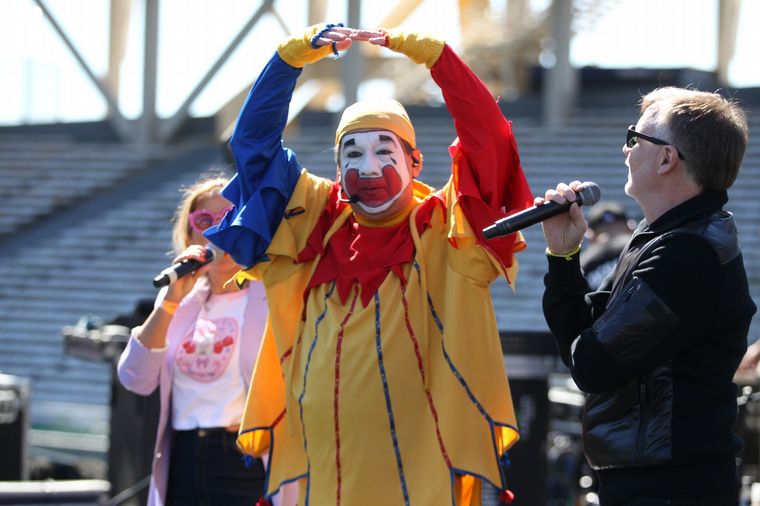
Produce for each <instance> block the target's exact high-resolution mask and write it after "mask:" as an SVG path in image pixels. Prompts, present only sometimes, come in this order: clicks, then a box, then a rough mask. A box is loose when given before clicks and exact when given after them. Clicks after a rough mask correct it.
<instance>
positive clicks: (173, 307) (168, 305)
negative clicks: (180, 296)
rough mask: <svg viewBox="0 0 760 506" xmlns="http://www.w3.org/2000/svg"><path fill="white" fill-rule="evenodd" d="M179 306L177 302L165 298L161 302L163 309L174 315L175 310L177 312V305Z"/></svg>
mask: <svg viewBox="0 0 760 506" xmlns="http://www.w3.org/2000/svg"><path fill="white" fill-rule="evenodd" d="M178 306H179V304H178V303H176V302H171V301H169V300H166V299H164V301H163V302H161V309H163V310H164V311H165V312H166V314H168V315H173V314H174V313H175V312H177V307H178Z"/></svg>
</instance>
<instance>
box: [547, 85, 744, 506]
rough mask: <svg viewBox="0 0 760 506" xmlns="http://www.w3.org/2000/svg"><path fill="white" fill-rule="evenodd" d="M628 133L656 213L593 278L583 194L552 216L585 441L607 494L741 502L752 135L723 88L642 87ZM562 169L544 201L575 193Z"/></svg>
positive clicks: (628, 505) (693, 504) (563, 326)
mask: <svg viewBox="0 0 760 506" xmlns="http://www.w3.org/2000/svg"><path fill="white" fill-rule="evenodd" d="M640 111H641V116H640V118H639V120H638V122H637V124H636V125H635V126H634V125H632V126H630V127H629V128H628V132H627V137H626V142H625V144H624V145H623V154H624V156H625V165H626V167H627V168H628V180H627V182H626V185H625V191H626V194H628V195H629V196H631V197H632V198H634V199H635V200H636V201H637V202H638V204H639V206H640V207H641V210H642V212H643V215H644V219H643V220H642V221H641V222H640V223H639V225H638V227H637V228H636V230H635V231H634V233H633V235H632V236H631V238H630V240H629V242H628V244H627V245H626V247H625V249H624V251H623V253H622V254H621V256H620V258H619V260H618V262H617V266H616V268H615V271H614V273H613V275H612V276H609V277H607V278H606V279H605V281H604V283H603V284H602V286H601V287H600V288H599V289H598V290H596V291H594V290H592V289H591V287H589V284H588V282H587V281H586V279H585V278H584V277H583V272H582V271H581V268H580V261H579V256H580V255H579V252H580V249H581V246H580V245H581V242H582V240H583V236H584V232H585V231H586V227H587V224H586V221H585V220H584V218H583V213H582V211H581V208H580V207H578V205H577V204H572V205H571V206H570V208H569V212H568V213H564V214H560V215H558V216H555V217H553V218H550V219H548V220H545V221H544V222H543V230H544V237H545V239H546V243H547V259H548V264H549V272H548V274H547V275H546V277H545V278H544V283H545V286H546V288H545V291H544V300H543V304H544V315H545V317H546V321H547V323H548V324H549V328H550V330H551V332H552V334H553V335H554V338H555V340H556V342H557V345H558V348H559V351H560V355H561V357H562V360H563V362H564V363H565V364H566V365H567V366H568V367H569V368H570V372H571V374H572V376H573V379H574V380H575V383H576V384H577V385H578V387H579V388H580V389H581V390H582V391H584V392H586V394H587V396H586V403H585V408H584V412H583V448H584V452H585V454H586V458H587V459H588V461H589V463H590V465H591V466H592V468H593V469H594V470H595V472H596V475H597V478H598V481H599V499H600V502H601V504H602V505H603V506H666V505H669V506H735V505H736V504H737V503H738V500H739V487H740V481H739V475H738V469H737V462H736V457H737V455H738V453H739V451H740V450H741V448H742V442H741V439H739V437H738V436H737V435H736V434H735V433H734V425H735V422H736V416H737V387H736V385H735V384H734V383H733V378H734V372H735V371H736V368H737V366H738V365H739V361H740V360H741V358H742V356H743V355H744V353H745V351H746V348H747V332H748V330H749V326H750V322H751V320H752V316H753V315H754V313H755V311H756V307H755V304H754V303H753V301H752V298H751V296H750V294H749V288H748V282H747V274H746V272H745V270H744V262H743V260H742V254H741V249H740V248H739V239H738V234H737V230H736V224H735V222H734V218H733V215H732V214H731V213H729V212H727V211H725V210H724V209H723V207H724V206H725V205H726V203H727V202H728V193H727V190H728V188H729V187H731V185H732V184H733V183H734V181H735V179H736V176H737V175H738V174H739V169H740V166H741V163H742V159H743V158H744V152H745V150H746V146H747V140H748V136H749V134H748V127H747V119H746V114H745V113H744V111H743V110H742V109H741V108H740V107H739V106H738V105H737V104H736V103H735V102H733V101H731V100H727V99H725V98H723V97H721V96H720V95H718V94H717V93H706V92H700V91H696V90H690V89H683V88H674V87H668V88H661V89H657V90H654V91H652V92H651V93H649V94H647V95H646V96H644V97H643V98H642V101H641V107H640ZM581 186H582V184H581V183H580V182H578V181H574V182H572V183H570V184H564V183H560V184H559V185H557V187H556V188H555V189H550V190H547V191H546V193H545V196H544V197H543V198H537V199H536V201H535V203H536V205H540V204H542V203H543V202H545V201H553V202H556V203H560V204H563V203H566V202H575V200H576V195H575V192H574V190H576V191H577V190H579V189H580V187H581Z"/></svg>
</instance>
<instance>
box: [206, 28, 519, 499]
mask: <svg viewBox="0 0 760 506" xmlns="http://www.w3.org/2000/svg"><path fill="white" fill-rule="evenodd" d="M323 29H324V26H322V27H315V28H312V29H311V31H310V32H307V34H306V35H305V36H304V37H299V38H296V39H291V40H290V41H288V42H287V43H285V44H283V45H282V46H281V47H280V49H279V50H278V53H277V54H275V56H274V57H273V58H272V60H271V61H270V63H269V64H268V65H267V68H265V70H264V72H263V73H262V75H261V76H260V77H259V79H258V80H257V82H256V84H255V85H254V88H253V90H252V91H251V95H250V96H249V98H248V100H247V102H246V104H245V106H244V107H243V111H242V112H241V116H240V118H239V120H238V124H237V127H236V131H235V134H234V136H233V139H232V141H231V145H232V148H233V152H234V154H235V157H236V162H237V164H238V165H237V166H238V171H239V172H238V175H237V176H236V177H235V178H234V179H233V181H232V182H231V183H230V185H229V186H228V187H227V188H226V189H225V192H224V195H225V197H227V198H228V199H229V200H231V201H232V202H233V203H234V204H235V205H236V207H235V210H234V212H232V213H230V214H229V215H228V216H227V217H225V219H224V220H223V221H222V223H221V224H220V225H219V226H217V227H213V228H212V229H210V230H209V231H208V233H207V235H208V237H209V238H210V240H212V241H213V242H215V243H216V244H218V245H219V246H221V247H222V248H224V249H225V250H227V251H229V252H230V254H232V256H233V257H235V259H236V260H237V261H238V262H239V263H241V264H243V265H247V266H250V268H249V269H247V270H246V271H243V272H241V273H240V274H239V275H238V279H239V280H242V279H246V278H256V279H260V280H262V281H263V283H264V285H265V286H266V289H267V298H268V300H269V301H270V308H269V309H270V320H269V323H268V328H267V332H266V334H265V337H264V341H263V343H262V348H261V350H260V353H259V358H258V361H257V364H256V367H255V371H254V374H253V379H252V383H251V389H250V391H249V395H248V401H247V407H246V411H245V415H244V419H243V423H242V426H241V432H240V437H239V445H240V447H241V449H242V450H243V451H244V452H246V453H248V454H251V455H263V454H266V453H267V452H269V455H270V459H269V465H270V467H269V471H268V472H269V476H268V485H267V487H268V490H267V493H268V495H270V496H271V495H273V494H274V493H276V491H277V490H278V489H279V488H280V487H281V486H282V485H283V484H285V483H288V482H292V481H296V480H297V481H298V483H299V488H300V494H299V495H300V500H299V504H315V505H322V504H346V505H354V504H365V505H366V504H369V505H374V504H377V505H388V504H412V505H417V504H419V505H437V504H457V505H460V504H461V505H465V504H480V490H481V482H482V480H486V481H488V482H490V483H492V484H493V485H494V486H496V487H499V488H501V489H504V488H506V481H507V480H508V471H506V473H507V476H505V470H504V469H503V467H502V465H501V458H502V457H503V455H504V454H505V452H506V451H507V450H508V449H509V447H510V446H512V445H513V444H514V443H515V442H516V441H517V439H518V432H517V426H516V422H515V414H514V411H513V407H512V401H511V397H510V392H509V385H508V382H507V376H506V372H505V370H504V363H503V355H502V351H501V347H500V341H499V337H498V329H497V326H496V320H495V316H494V313H493V308H492V305H491V302H490V291H489V286H490V283H491V282H493V281H494V280H495V279H496V278H497V277H499V276H500V275H505V276H506V277H507V279H508V280H510V282H511V281H512V280H513V279H514V276H515V275H516V271H517V263H516V261H515V259H514V257H513V253H514V252H516V251H518V250H519V249H522V248H523V247H524V243H523V242H522V238H521V237H515V236H509V237H507V238H502V239H499V240H496V241H494V242H491V241H489V242H488V243H486V242H485V240H484V239H483V237H482V234H481V232H480V230H482V228H483V227H484V226H485V225H486V224H490V223H493V221H494V220H495V219H498V218H500V217H503V216H504V215H505V214H508V213H511V212H514V211H517V210H520V209H523V208H525V207H527V206H528V205H530V203H531V200H532V198H531V196H530V191H529V189H528V187H527V184H526V182H525V179H524V176H523V174H522V169H521V168H520V165H519V157H518V155H517V147H516V144H515V142H514V138H513V136H512V131H511V125H510V123H509V122H508V121H507V120H506V119H505V118H504V117H503V115H502V114H501V111H500V110H499V108H498V106H497V104H496V103H495V102H494V100H493V98H492V97H491V95H490V93H488V91H487V89H486V88H485V86H484V85H483V84H482V82H481V81H480V80H479V79H478V78H477V77H476V76H475V75H474V74H473V73H472V72H471V71H470V69H469V68H468V67H467V66H466V65H465V64H464V63H463V62H462V61H461V60H460V59H459V58H458V57H457V56H456V54H455V53H454V52H453V51H452V50H451V49H450V48H449V47H448V46H446V45H445V44H444V43H442V42H440V41H437V40H435V39H431V38H429V37H420V36H418V35H416V34H404V33H401V32H395V33H394V32H389V34H388V45H389V47H390V48H391V49H394V50H398V51H401V52H404V53H405V54H407V55H409V56H410V57H412V59H414V60H415V61H418V62H419V63H425V64H426V65H427V66H428V67H429V68H430V69H431V74H432V76H433V78H434V79H435V80H436V82H437V83H438V84H439V86H440V87H441V89H442V91H443V93H444V99H445V101H446V104H447V107H448V108H449V111H450V112H451V114H452V116H453V117H454V121H455V126H456V129H457V133H458V137H459V138H458V141H456V142H455V143H454V144H453V145H452V148H451V149H450V152H451V154H452V159H453V161H452V178H451V179H450V181H449V182H448V183H447V184H446V185H445V186H444V187H443V188H442V189H441V190H439V191H436V190H434V189H433V188H430V187H428V186H426V185H424V184H422V183H420V182H418V181H413V182H412V184H413V185H414V197H413V199H412V201H411V202H410V204H409V205H408V206H407V207H406V208H405V209H404V210H403V212H401V213H399V214H398V215H396V216H393V217H392V218H390V219H388V220H385V221H382V222H378V221H370V220H367V219H366V218H362V217H361V216H359V215H357V214H354V213H353V211H352V206H351V205H350V204H349V203H347V202H346V199H344V198H342V197H341V187H340V185H339V183H337V182H334V181H329V180H326V179H323V178H320V177H317V176H314V175H312V174H311V173H309V172H308V171H307V170H306V169H303V168H302V167H301V166H300V165H299V164H298V163H297V161H296V159H295V155H294V154H293V153H292V152H291V151H290V150H288V149H287V148H284V147H282V146H281V144H280V143H279V139H280V137H281V132H282V128H283V127H284V120H283V118H284V117H285V116H286V114H287V105H288V102H289V100H290V93H292V89H293V86H294V83H295V80H296V78H297V77H298V75H299V74H300V70H301V68H300V67H302V66H303V64H304V63H306V62H309V61H314V53H317V52H320V51H321V53H325V50H324V48H320V49H313V48H311V47H305V44H306V41H309V40H311V39H312V38H313V36H314V35H315V34H318V33H319V31H320V30H323ZM328 51H329V50H328ZM294 54H295V56H294ZM301 54H304V55H307V56H299V55H301ZM322 55H323V56H324V54H322ZM395 104H397V103H395ZM273 111H275V112H273ZM283 111H284V114H285V116H283ZM269 117H276V118H279V121H280V123H278V124H277V125H276V128H275V127H273V125H272V124H271V121H269V120H268V118H269ZM273 128H274V130H275V134H274V135H273V134H272V129H273ZM365 129H383V130H389V131H391V132H394V133H395V134H396V135H398V136H399V137H400V138H402V139H404V140H405V141H407V142H408V143H409V144H410V146H412V147H415V146H416V139H415V137H414V129H413V128H412V125H411V122H410V121H409V118H408V116H407V115H406V111H404V110H403V107H401V106H400V104H397V105H394V104H388V103H381V104H380V105H379V106H378V104H377V103H374V104H373V103H363V102H360V103H359V104H358V105H356V106H352V107H350V108H348V109H347V110H346V112H345V113H344V116H343V118H342V120H341V124H340V126H339V128H338V132H337V134H336V143H338V142H339V141H340V138H341V137H342V135H343V134H345V133H346V132H350V131H354V130H365ZM262 209H264V210H265V211H262ZM262 215H264V216H263V217H262ZM267 226H268V227H269V228H267Z"/></svg>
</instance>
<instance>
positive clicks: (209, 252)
mask: <svg viewBox="0 0 760 506" xmlns="http://www.w3.org/2000/svg"><path fill="white" fill-rule="evenodd" d="M221 254H222V252H221V251H220V250H218V249H216V248H215V247H213V246H211V245H208V246H206V260H204V261H200V260H194V259H189V260H185V261H184V262H179V263H176V264H174V265H172V266H171V267H167V268H166V269H164V270H162V271H161V272H159V273H158V275H157V276H156V277H155V278H153V286H155V287H156V288H162V287H164V286H169V285H171V284H172V283H174V282H175V281H177V280H178V279H179V278H181V277H183V276H187V275H188V274H190V273H191V272H194V271H196V270H197V269H199V268H201V267H203V266H204V265H206V264H209V263H211V262H213V261H214V258H215V257H216V256H217V255H218V256H219V257H221Z"/></svg>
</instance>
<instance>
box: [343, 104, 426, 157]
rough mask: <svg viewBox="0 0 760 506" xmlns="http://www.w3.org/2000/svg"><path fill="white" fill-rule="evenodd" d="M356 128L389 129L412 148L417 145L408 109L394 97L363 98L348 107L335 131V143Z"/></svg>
mask: <svg viewBox="0 0 760 506" xmlns="http://www.w3.org/2000/svg"><path fill="white" fill-rule="evenodd" d="M354 130H389V131H391V132H393V133H394V134H396V135H398V136H399V137H401V138H402V139H404V140H405V141H406V142H408V143H409V145H410V146H412V148H416V147H417V142H416V137H415V135H414V127H413V126H412V122H411V120H410V119H409V115H408V114H407V113H406V109H404V106H403V105H401V104H400V103H399V102H398V101H396V100H392V99H382V100H361V101H359V102H356V103H355V104H353V105H351V106H349V107H347V108H346V110H345V111H343V116H341V118H340V123H339V124H338V130H337V131H336V132H335V145H336V146H337V145H338V144H339V143H340V139H341V138H342V137H343V136H344V135H346V134H347V133H348V132H351V131H354Z"/></svg>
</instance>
